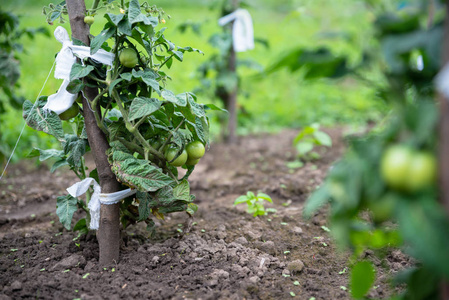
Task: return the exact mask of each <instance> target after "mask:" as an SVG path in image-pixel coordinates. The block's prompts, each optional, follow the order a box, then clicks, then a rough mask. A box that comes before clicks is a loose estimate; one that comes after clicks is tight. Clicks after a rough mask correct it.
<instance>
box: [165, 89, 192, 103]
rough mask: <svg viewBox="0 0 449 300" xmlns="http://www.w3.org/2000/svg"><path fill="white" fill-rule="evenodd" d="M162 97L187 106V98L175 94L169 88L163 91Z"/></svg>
mask: <svg viewBox="0 0 449 300" xmlns="http://www.w3.org/2000/svg"><path fill="white" fill-rule="evenodd" d="M161 96H162V98H164V100H167V101H168V102H171V103H174V104H176V105H179V106H186V105H187V99H186V98H184V97H182V96H181V97H178V96H175V94H173V92H171V91H169V90H163V91H162V93H161Z"/></svg>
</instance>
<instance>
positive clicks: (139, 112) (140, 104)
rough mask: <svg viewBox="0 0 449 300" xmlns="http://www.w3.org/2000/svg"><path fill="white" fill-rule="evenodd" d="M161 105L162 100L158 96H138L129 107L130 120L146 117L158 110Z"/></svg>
mask: <svg viewBox="0 0 449 300" xmlns="http://www.w3.org/2000/svg"><path fill="white" fill-rule="evenodd" d="M161 105H162V102H161V101H159V99H156V98H145V97H136V98H134V100H133V102H132V103H131V106H130V108H129V120H130V121H133V120H135V119H139V118H142V117H146V116H148V115H150V114H152V113H153V112H155V111H156V110H158V109H159V108H160V107H161Z"/></svg>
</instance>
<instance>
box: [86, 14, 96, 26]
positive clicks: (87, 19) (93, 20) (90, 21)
mask: <svg viewBox="0 0 449 300" xmlns="http://www.w3.org/2000/svg"><path fill="white" fill-rule="evenodd" d="M94 22H95V18H94V17H93V16H85V17H84V23H86V24H88V25H92V24H93V23H94Z"/></svg>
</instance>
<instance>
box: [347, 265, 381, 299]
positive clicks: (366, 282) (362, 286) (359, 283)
mask: <svg viewBox="0 0 449 300" xmlns="http://www.w3.org/2000/svg"><path fill="white" fill-rule="evenodd" d="M375 279H376V271H375V269H374V267H373V265H372V263H371V262H369V261H360V262H358V263H357V264H356V265H355V266H354V267H352V270H351V283H350V284H351V295H352V296H353V297H354V298H362V297H363V296H365V294H366V293H367V292H368V291H369V289H370V288H371V286H372V285H373V283H374V280H375Z"/></svg>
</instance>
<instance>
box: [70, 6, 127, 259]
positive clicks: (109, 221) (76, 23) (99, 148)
mask: <svg viewBox="0 0 449 300" xmlns="http://www.w3.org/2000/svg"><path fill="white" fill-rule="evenodd" d="M66 3H67V11H68V13H69V20H70V27H71V29H72V38H76V39H78V40H80V41H82V42H83V43H84V44H86V45H90V40H89V26H88V25H87V24H86V23H84V15H85V12H86V4H85V3H84V0H67V1H66ZM84 95H85V97H87V98H88V99H90V100H93V99H94V98H95V96H96V95H98V91H97V89H94V88H85V89H84ZM93 109H100V107H99V106H98V107H95V108H93ZM83 111H84V120H85V125H86V132H87V137H88V140H89V145H90V147H91V149H92V153H93V156H94V159H95V165H96V166H97V171H98V177H99V178H100V185H101V191H102V193H113V192H117V191H119V190H120V183H119V182H117V180H116V178H115V175H114V173H112V171H111V167H110V165H109V162H108V158H107V156H106V151H107V150H108V149H109V144H108V141H107V138H106V136H105V135H104V133H103V132H102V131H101V130H100V128H98V126H97V122H96V121H95V116H94V114H93V112H92V111H91V109H90V107H89V104H88V102H87V101H86V99H83ZM119 226H120V219H119V204H118V203H117V204H113V205H103V204H102V205H101V209H100V227H99V230H98V233H97V238H98V243H99V246H100V265H108V264H111V263H114V262H117V261H118V259H119V251H120V227H119Z"/></svg>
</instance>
